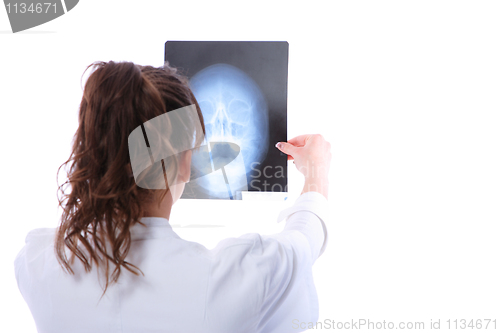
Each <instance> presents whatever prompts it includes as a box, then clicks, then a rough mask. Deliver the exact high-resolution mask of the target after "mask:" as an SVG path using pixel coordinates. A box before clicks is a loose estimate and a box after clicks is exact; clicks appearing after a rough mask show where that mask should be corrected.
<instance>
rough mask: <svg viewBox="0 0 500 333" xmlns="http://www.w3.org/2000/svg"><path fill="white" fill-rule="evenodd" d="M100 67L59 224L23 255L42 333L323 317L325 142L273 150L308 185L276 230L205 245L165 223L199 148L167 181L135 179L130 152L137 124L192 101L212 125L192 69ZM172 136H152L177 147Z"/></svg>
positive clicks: (257, 326)
mask: <svg viewBox="0 0 500 333" xmlns="http://www.w3.org/2000/svg"><path fill="white" fill-rule="evenodd" d="M91 66H93V68H94V71H93V72H92V73H91V75H90V76H89V78H88V80H87V82H86V84H85V89H84V93H83V98H82V101H81V104H80V111H79V127H78V130H77V132H76V134H75V137H74V143H73V150H72V154H71V157H70V159H68V161H66V162H65V163H64V164H63V165H65V164H67V163H69V162H70V161H72V164H71V168H70V170H69V172H68V181H67V182H66V183H64V184H63V185H62V186H60V187H59V189H60V190H61V192H62V194H63V199H62V200H61V199H60V200H59V203H60V205H61V207H62V208H63V210H64V212H63V214H62V217H61V223H60V225H59V227H58V228H55V229H50V228H43V229H35V230H32V231H31V232H30V233H28V235H27V237H26V244H25V246H24V247H23V249H22V250H21V251H20V252H19V254H18V256H17V257H16V260H15V271H16V278H17V281H18V286H19V289H20V291H21V293H22V295H23V297H24V299H25V300H26V302H27V304H28V306H29V308H30V310H31V312H32V315H33V317H34V320H35V323H36V326H37V329H38V332H51V333H54V332H64V333H69V332H92V333H96V332H106V333H109V332H141V333H145V332H182V333H185V332H197V333H199V332H216V333H223V332H231V333H235V332H290V331H292V330H293V331H297V327H300V326H302V328H304V324H302V325H300V323H304V322H311V321H312V322H315V321H316V320H317V318H318V300H317V295H316V289H315V287H314V283H313V280H312V269H311V268H312V265H313V263H314V261H315V260H316V258H317V257H318V256H319V255H321V254H322V253H323V251H324V249H325V246H326V243H327V233H326V227H325V225H324V220H325V218H326V211H327V207H326V205H327V196H328V177H327V175H328V170H329V165H330V159H331V154H330V144H329V143H328V142H326V141H325V140H324V139H323V137H322V136H321V135H303V136H299V137H296V138H294V139H292V140H290V141H289V142H288V143H285V142H282V143H278V144H277V145H276V146H277V148H278V149H280V150H281V151H282V152H284V153H286V154H288V158H289V159H293V160H294V163H295V165H296V167H297V168H298V170H299V171H300V172H302V173H303V174H304V176H305V184H304V190H303V192H302V194H301V195H300V197H299V198H298V199H297V200H296V202H295V203H294V205H293V206H292V207H290V208H288V209H286V210H284V211H282V212H281V214H280V216H279V220H283V219H286V221H287V222H286V226H285V228H284V230H283V231H282V232H281V233H278V234H275V235H259V234H257V233H253V234H246V235H243V236H241V237H239V238H229V239H225V240H223V241H221V242H219V244H218V245H217V246H216V247H215V248H214V249H212V250H208V249H206V248H205V247H204V246H202V245H200V244H198V243H195V242H189V241H186V240H183V239H181V238H180V237H179V236H178V235H177V234H176V233H175V232H174V231H173V230H172V228H171V226H170V221H169V217H170V211H171V208H172V205H173V204H174V203H175V201H176V200H177V199H178V198H179V197H180V195H181V194H182V190H183V186H184V183H185V182H186V181H188V180H189V174H190V171H189V170H190V156H191V153H190V152H186V153H182V154H178V155H176V158H174V159H173V161H172V163H170V164H169V165H168V166H167V170H166V172H167V174H169V175H170V176H169V177H173V178H171V179H175V180H176V181H175V182H169V183H168V184H170V186H168V184H167V186H164V187H165V190H155V189H151V188H149V189H148V188H143V187H140V186H138V185H137V183H136V181H137V177H135V176H133V172H132V171H133V170H132V169H133V165H131V156H130V154H129V146H128V137H129V135H130V133H131V132H132V131H133V130H134V129H136V128H138V127H139V126H141V125H143V124H144V123H145V122H147V121H149V120H151V119H153V118H155V117H157V116H161V115H165V114H169V115H170V113H169V112H171V114H173V113H172V111H174V110H178V109H180V108H183V107H187V106H193V107H195V108H196V109H195V113H197V115H198V117H199V120H200V121H201V131H202V132H203V133H204V126H203V117H202V114H201V111H200V108H199V106H198V103H197V101H196V99H195V97H194V95H193V93H192V92H191V90H190V89H189V85H188V82H187V80H186V78H185V77H183V76H181V75H179V74H178V73H177V72H176V70H175V69H173V68H171V67H169V66H168V64H166V65H165V66H164V67H160V68H155V67H151V66H139V65H135V64H133V63H130V62H119V63H116V62H112V61H110V62H97V63H94V64H91V65H90V66H89V67H91ZM89 67H87V69H88V68H89ZM174 132H175V130H174V129H172V133H174ZM172 133H161V137H158V138H157V139H158V140H160V141H161V142H162V143H163V144H165V145H169V144H170V143H171V140H173V134H172ZM203 133H200V130H199V131H198V133H187V134H186V135H187V136H185V137H184V139H186V140H187V138H193V137H194V138H195V139H196V140H198V141H199V138H200V137H202V134H203ZM176 135H177V138H178V137H179V135H180V136H181V137H182V132H181V134H179V133H177V134H176ZM61 167H62V166H61ZM163 167H165V165H163ZM313 167H314V169H313ZM153 171H154V167H151V168H150V169H149V171H148V172H150V174H151V175H153V174H155V173H154V172H153ZM172 175H173V176H172ZM156 180H158V179H155V178H154V177H153V181H156ZM64 185H70V186H71V191H70V193H69V194H66V193H65V191H64ZM152 188H154V187H152ZM75 258H77V259H78V260H75ZM299 331H300V328H299Z"/></svg>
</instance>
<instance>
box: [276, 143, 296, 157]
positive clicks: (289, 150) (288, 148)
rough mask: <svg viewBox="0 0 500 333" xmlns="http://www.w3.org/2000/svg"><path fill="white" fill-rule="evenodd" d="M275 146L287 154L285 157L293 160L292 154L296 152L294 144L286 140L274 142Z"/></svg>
mask: <svg viewBox="0 0 500 333" xmlns="http://www.w3.org/2000/svg"><path fill="white" fill-rule="evenodd" d="M276 148H278V149H279V150H281V151H282V152H283V153H285V154H287V155H288V157H287V159H289V160H293V155H294V154H295V153H296V152H297V149H298V147H295V146H294V145H292V144H290V143H287V142H278V143H277V144H276Z"/></svg>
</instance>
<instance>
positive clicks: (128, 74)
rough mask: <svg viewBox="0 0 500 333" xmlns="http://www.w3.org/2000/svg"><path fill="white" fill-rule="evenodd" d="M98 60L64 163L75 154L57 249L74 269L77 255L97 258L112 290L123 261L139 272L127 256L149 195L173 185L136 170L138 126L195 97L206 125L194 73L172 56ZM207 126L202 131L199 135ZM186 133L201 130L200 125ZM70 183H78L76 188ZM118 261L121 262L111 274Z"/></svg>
mask: <svg viewBox="0 0 500 333" xmlns="http://www.w3.org/2000/svg"><path fill="white" fill-rule="evenodd" d="M90 67H92V68H93V69H94V71H93V72H92V73H91V75H90V76H89V77H88V79H87V81H86V84H85V88H84V92H83V98H82V101H81V104H80V110H79V126H78V129H77V131H76V133H75V136H74V139H73V140H74V141H73V148H72V152H71V156H70V158H69V159H68V160H67V161H66V162H65V163H63V165H61V167H62V166H64V165H67V164H68V163H70V162H72V163H71V166H70V169H69V170H68V172H67V173H68V180H67V181H66V182H65V183H64V184H62V185H61V186H59V191H61V193H62V198H59V197H58V198H59V204H60V206H61V207H62V208H63V214H62V216H61V223H60V226H59V228H58V229H57V235H56V241H55V250H56V255H57V259H58V260H59V262H60V264H61V265H62V267H63V268H64V269H65V270H66V271H67V272H68V273H72V274H74V271H73V269H72V268H71V264H72V263H73V261H74V257H75V256H76V257H77V258H78V259H79V260H80V261H81V262H82V263H83V265H84V267H85V270H86V271H87V272H89V271H91V269H92V265H93V263H95V264H96V265H97V266H100V267H103V268H104V269H105V277H106V286H105V288H104V292H106V289H107V287H108V284H109V283H110V282H116V281H117V280H118V277H119V276H120V274H121V269H122V268H125V269H127V270H129V271H130V272H132V273H134V274H138V271H140V269H139V268H138V267H136V266H135V265H133V264H132V263H129V262H127V261H125V257H126V256H127V254H128V252H129V249H130V245H131V235H130V228H131V227H132V226H133V225H134V224H135V223H140V218H141V217H142V216H143V215H144V206H145V204H146V203H152V202H158V201H159V200H162V199H163V197H164V196H165V195H166V194H167V192H168V185H167V186H166V189H165V190H162V191H159V190H149V189H145V188H141V187H139V186H137V184H136V182H135V179H134V177H132V174H131V173H132V168H131V161H130V154H129V147H128V137H129V135H130V133H131V132H132V131H133V130H134V129H135V128H137V127H138V126H141V125H142V124H144V123H145V122H147V121H149V120H151V119H153V118H155V117H157V116H160V115H163V114H165V113H167V112H169V111H172V110H176V109H179V108H182V107H186V106H189V105H193V104H194V105H195V106H196V110H197V113H198V117H199V119H200V121H201V127H202V129H203V132H204V131H205V129H204V125H203V117H202V114H201V111H200V108H199V106H198V103H197V101H196V99H195V97H194V95H193V93H192V92H191V90H190V88H189V84H188V81H187V79H186V78H185V77H184V76H182V75H180V74H178V73H177V71H176V70H175V69H173V68H171V67H169V66H168V64H167V63H166V64H165V66H163V67H152V66H140V65H136V64H134V63H131V62H113V61H110V62H95V63H93V64H91V65H89V66H88V67H87V69H89V68H90ZM87 69H86V70H87ZM86 70H85V71H86ZM201 134H202V133H195V135H194V136H195V137H196V138H197V140H199V139H200V138H202V136H201ZM203 134H204V133H203ZM171 135H172V134H171V133H161V136H162V140H164V141H166V142H167V141H168V140H169V138H170V137H171ZM185 135H186V137H187V138H193V133H185ZM174 164H175V163H174ZM61 167H60V168H61ZM60 168H59V170H60ZM173 168H175V165H174V166H173ZM58 173H59V171H58ZM65 185H69V186H70V187H71V190H70V193H68V194H66V193H65ZM66 248H67V249H69V251H70V252H71V253H70V255H71V258H70V259H68V257H67V255H66V252H67V251H66ZM110 263H113V264H114V270H113V273H112V275H111V277H110V276H109V272H110V268H112V267H110ZM103 294H104V293H103Z"/></svg>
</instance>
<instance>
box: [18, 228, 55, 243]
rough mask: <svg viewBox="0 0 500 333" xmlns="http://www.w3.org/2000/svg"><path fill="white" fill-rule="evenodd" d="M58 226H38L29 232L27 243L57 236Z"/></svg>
mask: <svg viewBox="0 0 500 333" xmlns="http://www.w3.org/2000/svg"><path fill="white" fill-rule="evenodd" d="M55 233H56V228H36V229H33V230H31V231H29V232H28V234H27V235H26V238H25V243H26V244H28V243H30V242H41V241H44V240H46V239H50V240H52V239H53V237H54V236H55Z"/></svg>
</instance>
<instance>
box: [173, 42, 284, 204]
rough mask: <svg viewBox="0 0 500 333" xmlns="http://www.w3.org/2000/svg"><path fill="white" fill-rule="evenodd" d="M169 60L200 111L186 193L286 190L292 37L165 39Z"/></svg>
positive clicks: (206, 195)
mask: <svg viewBox="0 0 500 333" xmlns="http://www.w3.org/2000/svg"><path fill="white" fill-rule="evenodd" d="M165 61H166V62H168V63H169V65H170V66H172V67H176V68H177V69H178V71H179V72H180V73H181V74H183V75H185V76H187V77H188V78H189V81H190V86H191V90H192V91H193V93H194V95H195V97H196V100H197V101H198V104H199V105H200V108H201V112H202V114H203V119H204V124H205V130H206V136H205V144H204V145H203V146H201V147H200V148H198V149H195V150H193V154H192V160H191V178H190V181H189V182H188V183H186V186H185V189H184V193H183V195H182V197H181V198H184V199H232V200H234V199H242V193H248V191H250V192H287V157H286V155H285V154H283V153H281V152H280V151H279V150H278V149H276V148H275V147H274V145H275V144H276V142H278V141H286V140H287V79H288V43H287V42H219V41H218V42H208V41H167V42H166V44H165Z"/></svg>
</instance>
